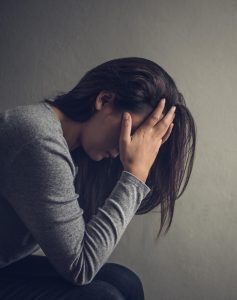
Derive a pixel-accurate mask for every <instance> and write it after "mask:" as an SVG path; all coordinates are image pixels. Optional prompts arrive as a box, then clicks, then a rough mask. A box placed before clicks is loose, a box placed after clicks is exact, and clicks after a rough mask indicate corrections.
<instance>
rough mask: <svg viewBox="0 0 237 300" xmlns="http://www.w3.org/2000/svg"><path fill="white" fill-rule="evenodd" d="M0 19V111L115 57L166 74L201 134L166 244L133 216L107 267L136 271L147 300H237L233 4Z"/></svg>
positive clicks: (19, 11) (52, 4) (86, 9)
mask: <svg viewBox="0 0 237 300" xmlns="http://www.w3.org/2000/svg"><path fill="white" fill-rule="evenodd" d="M0 14H1V19H0V26H1V37H0V43H1V55H0V60H1V65H0V72H1V73H0V86H1V100H0V101H1V109H5V108H8V107H12V106H14V105H18V104H26V103H33V102H36V101H39V100H41V99H42V97H48V96H49V97H50V96H53V95H55V94H57V93H58V92H59V91H67V90H68V89H70V88H72V87H73V86H74V85H75V84H76V83H77V82H78V80H79V79H80V77H81V76H82V75H83V74H84V73H85V72H86V71H87V70H89V69H90V68H92V67H95V66H96V65H98V64H100V63H102V62H104V61H106V60H109V59H113V58H117V57H125V56H142V57H146V58H149V59H152V60H154V61H156V62H157V63H159V64H160V65H161V66H163V67H164V68H165V69H166V70H167V71H168V72H169V73H170V74H171V75H172V77H173V78H174V79H175V81H176V83H177V85H178V87H179V88H180V90H181V91H182V92H183V94H184V96H185V98H186V101H187V104H188V107H189V108H190V110H191V112H192V113H193V116H194V118H195V121H196V123H197V127H198V138H197V154H196V160H195V165H194V170H193V173H192V176H191V180H190V183H189V185H188V187H187V190H186V191H185V193H184V195H183V196H182V197H181V198H180V199H179V200H178V201H177V204H176V211H175V216H174V221H173V224H172V227H171V230H170V231H169V233H168V235H167V236H166V237H165V238H162V239H160V240H159V242H158V243H155V242H154V240H155V236H156V233H157V231H158V226H159V214H158V213H155V212H151V213H149V214H146V215H144V216H136V217H134V218H133V220H132V221H131V223H130V224H129V226H128V228H127V231H126V232H125V234H124V235H123V237H122V239H121V240H120V243H119V244H118V246H117V248H116V249H115V251H114V252H113V254H112V256H111V257H110V259H109V261H113V262H117V263H121V264H124V265H127V266H128V267H130V268H132V269H133V270H134V271H136V272H137V273H138V274H139V276H140V277H141V279H142V281H143V284H144V289H145V294H146V299H149V300H155V299H165V300H166V299H167V300H168V299H170V300H190V299H192V300H200V299H208V300H209V299H215V300H223V299H228V300H230V299H233V300H234V299H237V291H236V284H235V283H236V280H237V259H236V255H237V242H236V238H237V197H236V173H237V163H236V157H235V155H236V150H237V148H236V146H237V139H236V133H237V122H236V113H237V104H236V103H237V102H236V100H237V99H236V82H237V68H236V63H237V57H236V53H237V34H236V29H237V1H236V0H226V1H215V0H209V1H204V0H199V1H194V0H193V1H187V0H180V1H177V0H172V1H167V0H166V1H165V0H163V1H145V0H144V1H138V0H136V1H131V0H130V1H104V0H103V1H88V0H87V1H72V0H71V1H70V0H69V1H62V0H61V1H49V0H47V1H25V0H24V1H9V0H8V1H1V2H0ZM234 153H235V155H234Z"/></svg>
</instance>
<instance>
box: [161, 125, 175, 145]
mask: <svg viewBox="0 0 237 300" xmlns="http://www.w3.org/2000/svg"><path fill="white" fill-rule="evenodd" d="M173 127H174V123H171V125H170V127H169V129H168V131H167V132H166V134H165V135H164V136H163V138H162V144H164V143H165V142H166V141H167V140H168V138H169V137H170V135H171V132H172V129H173Z"/></svg>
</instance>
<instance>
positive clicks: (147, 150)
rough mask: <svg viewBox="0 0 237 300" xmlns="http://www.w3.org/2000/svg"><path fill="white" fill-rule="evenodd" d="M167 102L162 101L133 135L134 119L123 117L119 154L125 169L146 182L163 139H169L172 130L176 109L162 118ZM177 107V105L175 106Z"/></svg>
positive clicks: (129, 116)
mask: <svg viewBox="0 0 237 300" xmlns="http://www.w3.org/2000/svg"><path fill="white" fill-rule="evenodd" d="M164 106H165V103H164V102H163V101H160V102H159V104H158V105H157V107H156V108H155V109H154V110H153V111H152V113H151V115H150V116H149V117H148V119H147V120H145V121H144V122H143V123H142V125H140V126H139V128H138V129H137V130H136V131H135V132H134V134H133V135H132V136H131V128H132V119H131V115H130V114H129V113H126V114H128V119H125V118H124V117H123V121H122V126H121V132H120V139H119V155H120V160H121V162H122V164H123V167H124V170H125V171H128V172H130V173H132V174H134V175H135V176H136V177H138V178H139V179H140V180H142V181H144V182H146V179H147V177H148V174H149V171H150V168H151V167H152V165H153V163H154V161H155V158H156V156H157V154H158V152H159V149H160V146H161V144H162V143H163V142H164V141H163V140H162V138H163V139H165V140H167V135H170V133H171V130H172V127H173V126H172V124H173V123H172V121H173V119H174V116H175V113H174V111H175V110H172V107H171V109H170V110H169V111H168V113H167V114H166V115H165V116H164V117H163V118H161V116H162V112H163V109H164ZM174 108H175V107H174Z"/></svg>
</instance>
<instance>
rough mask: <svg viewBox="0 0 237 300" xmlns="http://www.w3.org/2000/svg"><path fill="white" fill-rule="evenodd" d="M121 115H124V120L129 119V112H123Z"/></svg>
mask: <svg viewBox="0 0 237 300" xmlns="http://www.w3.org/2000/svg"><path fill="white" fill-rule="evenodd" d="M123 116H124V120H128V119H129V114H128V113H127V112H125V113H124V114H123Z"/></svg>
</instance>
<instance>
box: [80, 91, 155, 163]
mask: <svg viewBox="0 0 237 300" xmlns="http://www.w3.org/2000/svg"><path fill="white" fill-rule="evenodd" d="M95 106H96V110H97V111H96V112H95V114H94V115H93V116H92V117H91V118H90V119H89V120H88V121H87V122H85V123H84V128H83V131H82V136H81V146H82V147H83V149H84V151H85V152H86V153H87V155H88V156H89V157H90V158H91V159H92V160H96V161H100V160H102V159H104V158H106V157H109V155H111V156H112V157H113V158H115V157H117V156H118V155H119V138H120V131H121V124H122V117H123V112H118V111H115V109H114V107H113V101H112V100H111V99H110V98H109V97H106V95H105V94H103V93H101V94H99V96H98V97H97V99H96V103H95ZM151 111H152V107H150V106H148V105H147V106H146V108H145V109H144V111H143V112H142V113H139V114H133V113H130V114H131V117H132V130H131V135H132V134H133V132H134V131H135V130H136V129H137V128H138V127H139V126H140V124H141V123H142V122H143V121H144V120H145V119H146V117H147V116H148V115H149V114H150V113H151Z"/></svg>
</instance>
